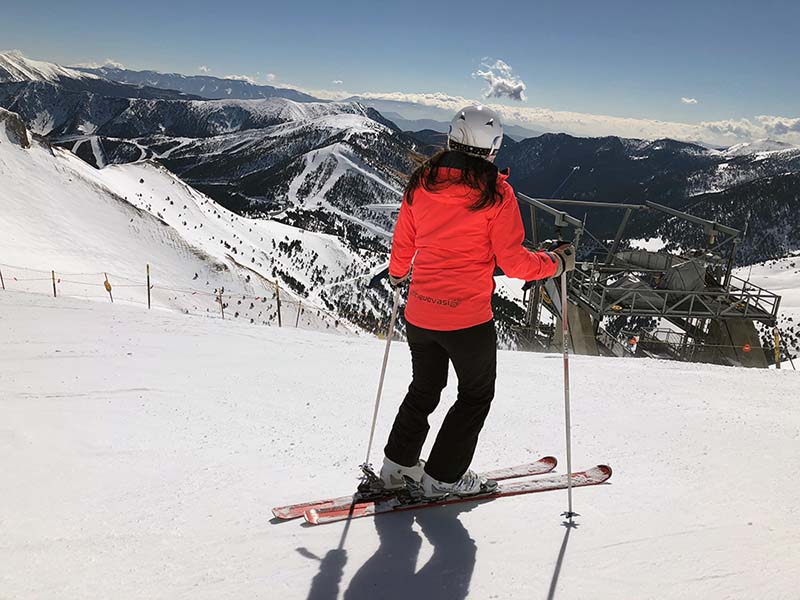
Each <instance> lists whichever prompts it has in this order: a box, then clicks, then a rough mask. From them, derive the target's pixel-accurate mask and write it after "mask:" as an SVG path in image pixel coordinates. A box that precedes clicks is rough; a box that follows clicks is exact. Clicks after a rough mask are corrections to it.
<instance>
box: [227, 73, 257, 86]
mask: <svg viewBox="0 0 800 600" xmlns="http://www.w3.org/2000/svg"><path fill="white" fill-rule="evenodd" d="M223 79H233V80H235V81H246V82H247V83H252V84H253V85H258V84H257V83H256V80H255V79H253V78H252V77H250V76H248V75H225V77H223Z"/></svg>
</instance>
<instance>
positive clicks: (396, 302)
mask: <svg viewBox="0 0 800 600" xmlns="http://www.w3.org/2000/svg"><path fill="white" fill-rule="evenodd" d="M399 307H400V286H399V285H398V286H397V287H396V288H395V289H394V302H393V304H392V318H391V319H390V320H389V333H388V335H387V336H386V349H385V350H384V351H383V366H382V367H381V377H380V379H379V380H378V394H377V395H376V396H375V408H374V410H373V411H372V428H371V429H370V430H369V442H368V443H367V458H366V459H364V465H369V455H370V452H372V440H373V438H374V437H375V423H377V421H378V407H379V406H380V404H381V394H382V393H383V380H384V378H385V377H386V365H387V364H388V362H389V348H391V346H392V338H393V337H394V323H395V321H396V320H397V309H398V308H399Z"/></svg>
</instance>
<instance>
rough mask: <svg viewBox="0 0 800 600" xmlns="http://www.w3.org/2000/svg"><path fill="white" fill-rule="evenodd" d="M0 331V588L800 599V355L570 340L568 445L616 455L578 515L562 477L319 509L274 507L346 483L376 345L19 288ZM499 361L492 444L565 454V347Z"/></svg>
mask: <svg viewBox="0 0 800 600" xmlns="http://www.w3.org/2000/svg"><path fill="white" fill-rule="evenodd" d="M0 330H2V331H3V339H4V340H5V341H6V343H4V344H3V345H2V346H0V360H2V364H3V365H4V368H3V369H2V371H0V390H2V392H3V393H2V395H0V423H1V424H2V425H0V470H2V472H3V484H2V493H0V515H2V517H0V518H2V525H1V526H2V530H3V535H2V540H0V589H2V595H3V596H4V597H8V598H38V599H48V598H54V599H55V598H59V599H60V598H82V599H84V600H88V599H93V598H98V599H100V598H102V599H105V598H116V599H126V598H148V599H159V598H164V599H170V600H173V599H178V598H192V599H198V598H214V599H218V598H265V599H266V598H269V599H271V598H281V599H286V600H292V599H295V598H312V599H313V598H331V599H332V598H337V597H342V598H359V599H361V598H403V599H406V598H408V597H416V598H437V599H452V598H476V599H485V598H531V597H540V598H545V597H549V598H562V599H571V598H659V599H672V598H674V599H681V600H683V599H685V598H704V599H706V598H708V599H712V598H754V597H757V598H770V599H786V600H789V599H794V598H797V594H798V585H799V584H800V580H798V571H797V565H798V564H800V525H799V524H798V523H800V508H798V506H797V498H798V496H800V483H798V481H797V478H796V477H795V476H794V474H795V473H797V472H798V471H799V470H800V454H798V452H797V448H798V447H799V446H800V414H799V413H798V411H797V409H796V403H797V398H798V397H800V376H798V374H797V373H796V372H793V371H785V370H784V371H774V370H773V371H768V370H745V369H735V368H727V367H716V366H709V365H693V364H680V363H674V362H660V361H655V360H647V359H643V360H635V359H602V358H591V357H572V359H571V370H572V422H573V445H572V449H573V461H574V465H575V466H576V468H583V467H588V466H591V465H593V464H596V463H598V462H603V463H608V464H610V465H611V466H612V467H613V468H614V475H613V477H612V478H611V481H610V483H609V484H607V485H603V486H600V487H595V488H585V489H577V490H575V495H574V500H575V509H576V510H577V512H578V513H580V516H579V517H578V518H577V520H576V522H577V523H578V525H579V526H578V527H577V528H576V529H566V528H564V527H563V526H562V525H561V523H562V518H561V517H560V513H561V512H562V511H564V510H565V509H566V495H565V493H562V492H547V493H542V494H535V495H531V496H521V497H515V498H506V499H501V500H497V501H494V502H490V503H484V504H479V505H476V504H471V503H466V504H461V505H458V506H456V507H450V508H438V509H428V510H423V511H417V512H407V513H401V514H395V515H385V516H382V517H378V518H375V519H360V520H356V521H353V522H352V523H350V524H349V526H348V525H347V524H346V523H341V524H332V525H322V526H318V527H304V526H302V525H301V524H300V523H299V522H297V521H292V522H283V523H272V522H270V517H271V514H270V508H271V507H273V506H277V505H282V504H285V503H288V502H292V501H301V500H309V499H313V498H318V497H321V496H329V495H338V494H341V493H347V492H348V491H349V490H351V489H353V487H354V485H355V484H356V474H357V465H358V463H359V462H360V461H362V460H363V458H364V453H365V451H366V440H367V435H368V432H369V424H370V420H371V412H372V405H373V399H374V392H375V386H376V383H377V380H378V371H379V368H380V364H381V357H382V353H383V347H384V346H383V342H381V341H379V340H375V339H365V338H353V337H342V336H334V335H330V334H325V333H321V332H312V331H303V330H295V329H286V328H284V329H278V328H276V327H255V326H251V325H248V324H245V323H241V322H231V321H225V322H223V321H220V320H212V319H204V318H199V317H194V316H184V315H179V314H175V313H169V312H156V311H147V310H146V309H143V308H140V307H133V306H122V305H111V304H100V303H96V302H87V301H82V300H76V299H69V298H48V297H46V296H43V295H33V294H25V293H20V292H9V291H6V292H0ZM498 368H499V379H498V388H497V397H496V400H495V402H494V406H493V409H492V413H491V414H490V416H489V419H488V422H487V424H486V427H485V429H484V431H483V433H482V436H481V441H480V444H479V446H478V451H477V454H476V456H475V460H474V463H473V466H475V467H476V468H479V469H487V468H492V467H499V466H509V465H512V464H518V463H520V462H524V461H528V460H531V459H533V458H534V457H539V456H542V455H545V454H554V455H555V456H557V457H558V458H559V460H560V461H561V464H560V466H559V468H558V471H559V472H563V471H564V450H563V448H564V439H563V435H564V431H563V401H562V381H561V362H560V358H559V357H558V356H554V355H544V354H530V353H514V352H500V354H499V367H498ZM409 376H410V364H409V353H408V350H407V349H406V348H405V347H404V345H403V344H402V343H397V344H396V346H394V347H393V348H392V351H391V355H390V360H389V366H388V372H387V377H386V387H385V392H384V401H383V405H382V407H381V409H380V412H379V418H378V428H377V433H376V440H377V443H376V445H375V448H374V449H373V456H374V457H375V458H376V459H378V458H379V457H380V454H381V447H382V443H383V441H384V440H385V438H386V435H387V432H388V429H389V427H390V424H391V421H392V418H393V416H394V413H395V411H396V409H397V406H398V404H399V402H400V400H401V398H402V397H403V394H404V391H405V388H406V386H407V385H408V381H409ZM454 398H455V377H451V379H450V386H449V387H448V388H447V389H446V390H445V392H444V394H443V402H442V404H443V406H442V407H440V409H439V410H438V411H437V413H435V415H434V417H433V418H432V427H433V431H436V428H437V427H438V425H439V424H440V423H441V419H442V416H443V414H444V413H445V411H446V406H448V405H449V404H451V403H452V402H453V400H454ZM429 447H430V443H429V444H428V445H427V446H426V449H425V452H426V453H427V451H428V449H429Z"/></svg>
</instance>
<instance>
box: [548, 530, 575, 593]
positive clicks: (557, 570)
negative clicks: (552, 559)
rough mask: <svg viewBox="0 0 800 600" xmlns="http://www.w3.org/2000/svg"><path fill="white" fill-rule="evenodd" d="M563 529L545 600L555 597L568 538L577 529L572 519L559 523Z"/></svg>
mask: <svg viewBox="0 0 800 600" xmlns="http://www.w3.org/2000/svg"><path fill="white" fill-rule="evenodd" d="M561 525H562V527H564V528H565V531H564V539H563V540H561V548H560V549H559V551H558V558H557V559H556V566H555V568H554V569H553V576H552V577H551V578H550V589H549V590H548V591H547V600H553V599H554V598H555V597H556V587H557V586H558V578H559V576H560V575H561V566H562V565H563V564H564V556H565V555H566V553H567V543H569V536H570V534H571V533H572V530H573V529H577V527H578V524H577V523H575V522H574V521H573V520H572V519H567V520H565V521H564V522H562V523H561Z"/></svg>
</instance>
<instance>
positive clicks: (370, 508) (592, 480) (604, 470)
mask: <svg viewBox="0 0 800 600" xmlns="http://www.w3.org/2000/svg"><path fill="white" fill-rule="evenodd" d="M610 477H611V467H608V466H606V465H597V466H596V467H593V468H591V469H589V470H588V471H581V472H579V473H573V474H572V487H586V486H590V485H598V484H601V483H604V482H605V481H608V479H609V478H610ZM566 487H567V475H566V474H564V475H554V476H550V477H543V478H540V479H529V480H525V481H512V482H510V483H505V484H500V486H499V487H498V488H497V490H496V491H494V492H487V493H485V494H476V495H474V496H467V497H464V498H461V497H457V496H456V497H449V498H444V499H442V500H433V501H420V502H413V503H408V504H404V503H403V502H401V501H400V500H398V499H397V498H387V499H386V500H377V501H374V502H357V503H355V504H352V505H348V506H345V507H342V506H338V507H335V508H329V509H326V508H312V509H310V510H308V511H306V513H305V519H306V521H307V522H308V523H311V524H312V525H322V524H324V523H333V522H335V521H344V520H346V519H357V518H359V517H369V516H372V515H377V514H381V513H388V512H394V511H400V510H416V509H422V508H429V507H432V506H445V505H447V504H457V503H459V502H479V501H489V500H494V499H496V498H503V497H505V496H518V495H520V494H532V493H535V492H544V491H548V490H561V489H565V488H566Z"/></svg>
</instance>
